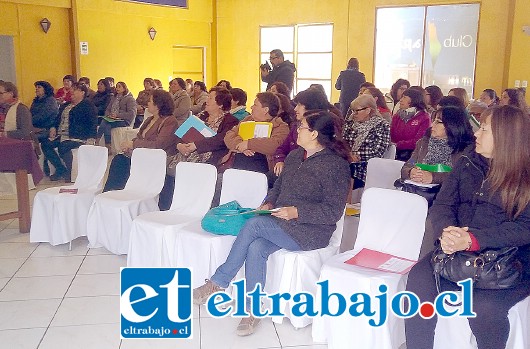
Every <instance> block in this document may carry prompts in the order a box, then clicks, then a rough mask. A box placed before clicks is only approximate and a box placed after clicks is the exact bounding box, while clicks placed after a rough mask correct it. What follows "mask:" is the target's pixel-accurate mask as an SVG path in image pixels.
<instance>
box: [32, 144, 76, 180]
mask: <svg viewBox="0 0 530 349" xmlns="http://www.w3.org/2000/svg"><path fill="white" fill-rule="evenodd" d="M82 144H83V143H80V142H76V141H70V140H67V141H62V142H61V141H59V138H58V139H55V140H53V141H50V140H49V139H45V140H43V141H42V143H41V147H42V153H43V154H44V156H45V157H46V159H48V161H49V162H51V163H52V165H53V166H54V167H55V173H57V174H66V175H67V176H69V175H70V174H71V173H72V161H73V155H72V150H74V149H77V148H79V147H80V146H81V145H82ZM55 149H57V151H55ZM63 162H64V164H63Z"/></svg>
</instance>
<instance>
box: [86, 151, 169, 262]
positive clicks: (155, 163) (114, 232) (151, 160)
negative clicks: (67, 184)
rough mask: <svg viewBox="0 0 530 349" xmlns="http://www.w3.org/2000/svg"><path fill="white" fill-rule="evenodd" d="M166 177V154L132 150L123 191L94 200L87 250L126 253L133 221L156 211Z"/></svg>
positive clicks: (105, 194)
mask: <svg viewBox="0 0 530 349" xmlns="http://www.w3.org/2000/svg"><path fill="white" fill-rule="evenodd" d="M165 175H166V152H165V151H163V150H162V149H147V148H137V149H135V150H134V151H133V154H132V158H131V174H130V176H129V179H128V180H127V184H126V185H125V188H124V189H123V190H115V191H108V192H106V193H103V194H99V195H97V196H96V197H95V198H94V202H93V203H92V207H90V212H89V214H88V221H87V237H88V241H89V247H91V248H97V247H105V248H106V249H107V250H109V251H110V252H112V253H115V254H126V253H127V251H128V250H129V234H130V232H131V225H132V221H133V219H134V218H136V217H137V216H138V215H140V214H142V213H146V212H152V211H158V210H159V209H158V194H160V191H161V190H162V187H163V186H164V178H165Z"/></svg>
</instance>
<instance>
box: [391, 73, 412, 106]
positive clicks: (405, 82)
mask: <svg viewBox="0 0 530 349" xmlns="http://www.w3.org/2000/svg"><path fill="white" fill-rule="evenodd" d="M403 85H407V88H409V87H410V82H409V81H408V80H405V79H397V80H396V82H394V84H393V85H392V87H391V88H390V96H391V97H392V99H393V100H394V105H396V104H397V103H398V102H399V99H397V91H398V90H399V88H400V87H401V86H403Z"/></svg>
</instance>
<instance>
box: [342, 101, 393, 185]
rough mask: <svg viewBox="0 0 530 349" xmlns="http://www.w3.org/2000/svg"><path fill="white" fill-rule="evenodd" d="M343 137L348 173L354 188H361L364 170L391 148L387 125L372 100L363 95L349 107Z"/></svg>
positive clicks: (388, 126)
mask: <svg viewBox="0 0 530 349" xmlns="http://www.w3.org/2000/svg"><path fill="white" fill-rule="evenodd" d="M350 110H351V111H352V114H351V115H350V116H348V118H347V119H346V123H345V125H344V130H343V133H342V134H343V137H344V140H345V141H346V142H348V143H349V145H350V148H351V160H350V161H351V163H350V172H351V177H352V178H353V188H355V189H357V188H362V187H364V182H365V181H366V167H367V165H368V160H370V159H371V158H382V157H383V154H384V153H385V151H386V150H387V149H388V146H389V145H390V125H389V124H388V121H386V120H385V119H383V118H382V117H381V115H380V114H379V111H378V110H377V104H376V102H375V99H374V98H373V97H372V96H371V95H367V94H363V95H361V96H359V97H357V98H355V99H354V100H353V101H352V102H351V105H350Z"/></svg>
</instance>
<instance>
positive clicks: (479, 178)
mask: <svg viewBox="0 0 530 349" xmlns="http://www.w3.org/2000/svg"><path fill="white" fill-rule="evenodd" d="M488 169H489V160H488V159H486V158H485V157H483V156H482V155H479V154H477V153H476V152H474V151H472V152H470V153H468V154H465V155H463V156H462V157H461V158H460V160H459V161H458V163H457V164H456V166H455V167H454V168H453V170H452V171H451V173H450V174H449V176H448V177H447V179H446V180H445V181H444V184H443V185H442V188H441V189H440V192H439V193H438V196H437V197H436V200H435V201H434V204H433V206H432V208H431V210H430V216H431V221H432V225H433V228H434V232H435V234H441V233H442V229H444V228H446V227H448V226H457V227H469V231H470V232H471V233H473V235H474V236H475V238H476V239H477V241H478V243H479V246H480V249H481V250H482V249H486V248H501V247H510V246H517V247H519V255H520V257H521V259H522V260H523V263H524V264H525V269H526V270H527V271H528V268H530V205H528V206H527V207H526V209H525V210H524V211H523V212H522V213H521V214H520V215H519V216H518V217H517V218H514V219H509V218H508V216H507V215H506V213H505V212H504V209H503V208H502V203H501V198H500V195H499V194H498V193H494V194H491V191H490V188H489V184H488V182H487V181H486V175H487V173H488Z"/></svg>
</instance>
